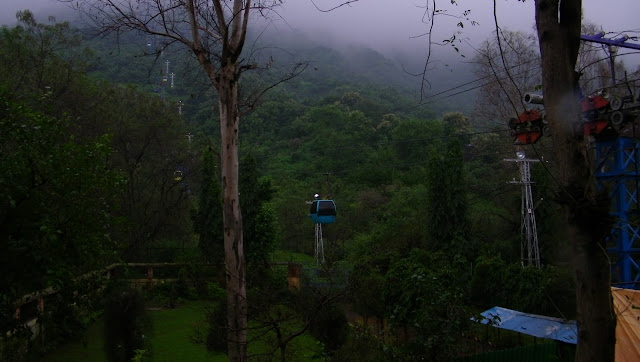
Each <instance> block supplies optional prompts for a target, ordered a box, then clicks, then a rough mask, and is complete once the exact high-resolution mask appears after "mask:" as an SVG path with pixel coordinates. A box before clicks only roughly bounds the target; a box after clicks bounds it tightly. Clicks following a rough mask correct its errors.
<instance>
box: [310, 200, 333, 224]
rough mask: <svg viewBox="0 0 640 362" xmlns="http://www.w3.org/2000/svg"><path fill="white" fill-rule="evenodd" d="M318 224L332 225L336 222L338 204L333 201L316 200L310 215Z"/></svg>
mask: <svg viewBox="0 0 640 362" xmlns="http://www.w3.org/2000/svg"><path fill="white" fill-rule="evenodd" d="M309 216H310V217H311V220H313V222H314V223H316V224H331V223H334V222H336V203H335V202H333V200H314V201H313V202H312V203H311V211H310V213H309Z"/></svg>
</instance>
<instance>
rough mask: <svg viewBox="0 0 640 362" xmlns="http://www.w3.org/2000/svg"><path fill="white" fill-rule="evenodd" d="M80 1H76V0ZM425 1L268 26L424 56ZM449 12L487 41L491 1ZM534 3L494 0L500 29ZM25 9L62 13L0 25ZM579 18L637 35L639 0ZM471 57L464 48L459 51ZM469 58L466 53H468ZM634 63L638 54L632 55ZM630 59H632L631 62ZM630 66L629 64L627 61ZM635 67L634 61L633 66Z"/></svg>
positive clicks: (366, 0)
mask: <svg viewBox="0 0 640 362" xmlns="http://www.w3.org/2000/svg"><path fill="white" fill-rule="evenodd" d="M80 1H82V0H80ZM315 2H316V4H318V6H320V7H322V8H324V9H328V8H331V7H333V6H335V5H337V4H339V3H341V2H342V1H341V0H315ZM426 2H427V0H360V1H358V2H356V3H353V4H351V5H349V6H343V7H341V8H339V9H336V10H334V11H331V12H329V13H322V12H319V11H318V10H317V9H316V8H315V7H314V5H313V4H312V2H311V0H286V1H285V2H284V5H283V6H282V8H280V10H279V12H280V15H281V18H280V19H276V20H274V22H273V24H272V27H273V28H275V29H278V30H282V31H286V30H287V29H291V30H294V31H297V32H302V33H305V34H307V35H309V36H313V35H319V36H320V37H321V38H323V39H325V40H326V41H328V42H344V41H347V42H353V43H361V44H364V45H367V46H370V47H372V48H374V49H376V50H386V51H387V52H388V51H389V50H393V51H399V52H401V53H405V52H415V51H424V44H425V42H426V39H425V38H424V37H423V38H420V37H418V38H416V37H417V36H419V35H420V34H423V33H425V32H426V31H428V27H427V25H426V24H424V23H422V19H423V15H424V9H421V8H420V6H421V4H425V3H426ZM457 2H458V4H459V5H458V6H457V7H451V6H450V5H449V3H450V1H449V0H439V1H438V4H440V6H445V5H449V8H448V9H449V10H450V11H451V13H452V14H460V13H461V12H462V11H463V10H467V9H470V10H471V12H470V14H469V18H470V19H471V20H474V21H476V22H477V23H478V24H479V25H477V26H473V27H472V26H470V25H469V24H468V23H466V24H465V27H464V29H462V31H463V32H462V33H461V34H460V35H458V37H459V38H461V39H465V40H467V39H468V41H469V42H470V43H472V44H477V43H479V42H481V41H483V40H485V39H486V38H487V37H488V36H490V34H491V32H492V31H493V29H494V20H493V1H492V0H458V1H457ZM533 5H534V1H533V0H526V1H524V2H522V1H517V0H497V14H498V20H499V23H500V26H501V27H503V28H508V29H510V30H523V31H529V32H533V25H534V7H533ZM25 8H28V9H31V10H32V11H33V12H34V13H35V14H36V15H38V16H39V18H40V19H46V16H48V15H50V14H54V15H56V16H58V17H59V18H60V17H61V16H60V13H61V12H63V11H65V10H66V9H67V8H66V6H65V5H63V4H60V3H58V2H57V1H56V0H0V23H1V24H13V23H15V13H16V11H18V10H20V9H25ZM583 11H584V18H585V20H587V21H590V22H593V23H596V24H598V25H600V26H601V27H602V29H603V30H604V31H607V32H621V31H635V33H631V32H628V33H627V34H629V35H634V36H638V35H639V33H638V31H640V17H639V14H640V1H639V0H606V1H605V0H583ZM458 21H459V20H458V19H454V18H452V17H446V16H441V17H438V18H436V22H437V27H436V28H437V32H436V35H435V40H438V41H441V40H442V39H445V38H447V37H449V36H451V35H452V34H453V32H454V31H455V30H457V28H456V26H455V25H456V23H457V22H458ZM464 51H465V52H472V50H471V49H470V48H468V47H467V49H465V50H464ZM468 55H472V54H468ZM633 57H634V58H636V57H637V58H640V55H636V56H633ZM634 60H635V59H634ZM629 61H630V62H631V63H636V62H635V61H631V59H630V60H629ZM638 63H640V61H638Z"/></svg>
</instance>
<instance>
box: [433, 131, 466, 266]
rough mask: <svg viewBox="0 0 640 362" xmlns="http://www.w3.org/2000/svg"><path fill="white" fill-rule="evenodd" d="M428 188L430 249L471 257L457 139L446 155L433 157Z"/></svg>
mask: <svg viewBox="0 0 640 362" xmlns="http://www.w3.org/2000/svg"><path fill="white" fill-rule="evenodd" d="M427 187H428V195H429V197H428V201H427V204H426V210H425V212H426V213H427V217H428V220H427V223H428V225H430V227H429V229H428V234H427V235H428V236H427V238H428V248H429V249H430V250H434V251H436V250H438V251H448V252H452V253H457V254H465V255H466V256H468V257H469V256H470V255H469V253H471V252H472V250H470V249H471V245H472V244H471V243H470V236H471V233H470V231H471V230H470V225H469V219H468V214H467V210H468V206H467V205H468V204H467V198H466V183H465V179H464V162H463V159H462V146H461V143H460V141H459V140H458V139H455V138H452V139H450V140H449V142H448V143H447V145H446V149H445V151H444V152H443V153H435V152H432V153H431V154H430V157H429V161H428V163H427Z"/></svg>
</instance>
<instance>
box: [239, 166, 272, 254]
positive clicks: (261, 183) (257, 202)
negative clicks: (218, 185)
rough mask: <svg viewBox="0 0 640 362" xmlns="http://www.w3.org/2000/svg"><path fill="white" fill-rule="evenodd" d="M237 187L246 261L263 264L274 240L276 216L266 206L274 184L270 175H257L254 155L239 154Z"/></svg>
mask: <svg viewBox="0 0 640 362" xmlns="http://www.w3.org/2000/svg"><path fill="white" fill-rule="evenodd" d="M239 187H240V207H241V209H242V225H243V238H244V240H245V241H244V251H245V256H246V260H247V263H248V264H249V265H253V264H256V265H258V264H262V265H266V264H267V261H268V260H269V254H270V253H271V252H272V251H273V249H274V246H275V241H276V240H275V238H276V231H275V230H276V225H275V221H276V219H275V216H274V211H273V210H272V208H271V207H270V206H269V201H271V199H272V198H273V194H274V193H275V188H274V186H273V183H272V181H271V179H270V178H268V177H261V176H260V174H259V172H258V166H257V163H256V159H255V158H254V157H253V156H252V155H250V154H248V155H246V156H244V157H243V158H242V162H241V166H240V185H239Z"/></svg>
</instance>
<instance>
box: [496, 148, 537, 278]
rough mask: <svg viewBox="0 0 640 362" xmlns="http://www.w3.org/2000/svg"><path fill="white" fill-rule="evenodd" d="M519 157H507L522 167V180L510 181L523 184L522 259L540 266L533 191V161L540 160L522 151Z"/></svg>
mask: <svg viewBox="0 0 640 362" xmlns="http://www.w3.org/2000/svg"><path fill="white" fill-rule="evenodd" d="M516 155H517V156H518V158H517V159H506V160H505V161H507V162H516V163H517V164H518V167H519V169H520V181H516V180H513V181H510V182H509V183H512V184H519V185H522V205H521V209H520V215H521V218H520V235H521V245H520V259H521V262H522V265H523V266H524V265H529V266H536V267H538V268H539V267H540V248H539V246H538V230H537V228H536V213H535V206H534V204H533V193H532V192H531V162H539V161H540V160H537V159H529V158H526V155H525V153H524V152H522V151H518V152H517V153H516Z"/></svg>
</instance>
